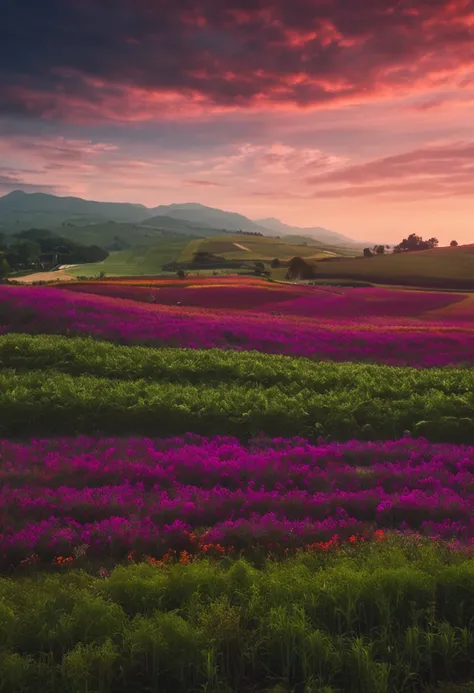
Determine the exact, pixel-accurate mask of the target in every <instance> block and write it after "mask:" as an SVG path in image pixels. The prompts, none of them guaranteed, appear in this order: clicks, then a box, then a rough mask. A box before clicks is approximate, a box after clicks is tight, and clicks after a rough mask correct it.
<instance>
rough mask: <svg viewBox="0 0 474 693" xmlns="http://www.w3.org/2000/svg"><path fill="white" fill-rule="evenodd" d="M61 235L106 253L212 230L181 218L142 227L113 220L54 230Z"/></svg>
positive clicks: (156, 220)
mask: <svg viewBox="0 0 474 693" xmlns="http://www.w3.org/2000/svg"><path fill="white" fill-rule="evenodd" d="M56 231H57V233H60V234H61V235H62V236H66V237H67V238H71V239H72V240H76V241H79V242H81V243H95V244H97V245H99V246H101V247H103V248H106V250H127V249H129V248H143V247H148V246H151V245H155V244H156V243H161V242H162V241H163V242H164V243H168V242H169V241H170V240H175V241H182V238H185V239H186V238H189V237H198V238H204V237H206V236H213V235H215V234H217V233H220V232H218V231H216V230H215V229H209V228H203V227H198V226H193V225H191V224H188V223H187V222H185V221H182V220H180V219H171V218H169V217H154V218H153V219H150V220H149V221H148V222H146V223H143V224H127V223H117V222H114V221H109V222H104V223H102V224H88V225H86V226H78V225H76V224H71V223H67V224H63V225H62V226H61V227H59V228H58V229H56Z"/></svg>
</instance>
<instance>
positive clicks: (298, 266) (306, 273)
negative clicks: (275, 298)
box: [287, 257, 314, 279]
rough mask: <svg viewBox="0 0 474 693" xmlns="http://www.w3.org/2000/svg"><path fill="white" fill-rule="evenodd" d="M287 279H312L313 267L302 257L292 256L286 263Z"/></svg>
mask: <svg viewBox="0 0 474 693" xmlns="http://www.w3.org/2000/svg"><path fill="white" fill-rule="evenodd" d="M287 277H288V279H313V278H314V269H313V267H312V265H310V264H309V263H308V262H306V260H303V258H302V257H294V258H292V259H291V260H290V262H289V264H288V273H287Z"/></svg>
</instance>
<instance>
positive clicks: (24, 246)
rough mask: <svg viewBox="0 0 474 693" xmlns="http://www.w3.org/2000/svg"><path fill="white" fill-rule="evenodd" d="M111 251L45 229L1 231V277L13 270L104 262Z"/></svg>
mask: <svg viewBox="0 0 474 693" xmlns="http://www.w3.org/2000/svg"><path fill="white" fill-rule="evenodd" d="M108 255H109V253H108V252H107V251H106V250H104V248H101V247H99V246H98V245H83V244H82V243H77V242H76V241H72V240H70V239H69V238H64V237H63V236H60V235H57V234H55V233H52V232H51V231H48V230H46V229H29V230H27V231H20V232H18V233H16V234H14V235H12V236H6V235H5V234H3V233H0V277H7V276H8V275H9V274H10V273H11V272H15V271H20V270H28V269H32V270H33V269H42V268H43V269H45V268H48V269H49V268H50V267H51V266H53V265H54V264H55V260H57V262H58V263H61V264H82V263H87V262H102V260H105V259H106V258H107V257H108Z"/></svg>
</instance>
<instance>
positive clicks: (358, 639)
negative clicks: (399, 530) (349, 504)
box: [0, 539, 474, 693]
mask: <svg viewBox="0 0 474 693" xmlns="http://www.w3.org/2000/svg"><path fill="white" fill-rule="evenodd" d="M58 570H64V569H62V568H58ZM99 574H100V577H93V576H92V575H88V574H86V573H84V572H72V571H71V572H68V571H66V572H64V573H63V574H60V575H51V574H50V575H45V574H43V575H40V576H38V575H35V576H33V577H32V578H29V577H23V578H17V579H15V580H12V579H1V580H0V609H1V610H0V615H1V619H2V621H1V623H2V628H1V629H0V690H2V691H8V692H9V693H20V691H21V692H22V693H32V692H34V691H38V690H41V691H49V692H50V693H59V692H61V693H85V692H86V691H89V692H91V691H94V692H96V693H125V691H127V693H135V692H136V693H138V692H139V691H140V692H141V691H144V690H148V691H153V692H158V691H161V692H164V693H168V692H171V691H177V692H178V693H180V692H182V693H185V692H186V693H188V692H191V691H203V690H206V691H215V692H217V691H223V692H226V693H227V692H228V693H230V692H231V691H244V690H253V691H256V692H259V691H261V692H263V691H267V692H273V693H277V692H278V693H282V692H283V693H289V692H290V691H305V692H306V693H313V692H314V693H317V692H318V691H325V693H342V692H345V693H417V692H420V693H421V691H427V690H431V691H433V690H434V688H435V687H436V684H438V683H439V682H443V681H444V682H446V681H448V682H454V681H459V682H462V681H466V680H469V678H471V677H472V676H474V664H473V662H474V634H473V632H472V629H471V628H470V624H471V622H472V619H473V618H474V597H473V595H474V592H473V590H472V582H473V580H474V560H473V559H472V558H468V557H463V556H461V555H460V554H457V553H456V552H453V553H447V552H446V551H444V550H443V549H442V548H438V547H437V546H436V545H434V544H433V545H427V544H425V543H423V542H421V543H419V542H414V541H412V540H407V539H393V540H390V541H387V542H381V543H379V544H372V545H369V546H366V547H362V548H360V549H359V550H358V551H357V552H354V551H353V550H352V549H347V550H345V551H344V552H341V553H340V554H332V555H328V556H325V557H324V560H322V559H321V558H320V557H319V556H317V555H315V554H311V553H302V554H300V555H299V556H298V557H296V558H293V559H291V560H286V561H282V562H278V563H277V562H273V561H267V562H265V564H264V565H263V566H262V567H261V568H256V567H252V566H251V565H249V564H248V563H246V562H244V561H242V560H240V561H237V562H233V563H229V562H226V561H220V562H216V561H209V560H200V561H195V562H194V561H193V562H191V563H188V564H186V565H183V564H177V565H173V564H171V565H165V566H163V567H159V566H156V565H155V566H153V565H147V564H137V565H130V566H128V567H121V568H116V569H115V570H113V571H112V572H111V573H109V571H107V570H106V569H105V568H104V569H101V570H100V571H99ZM442 690H443V691H444V690H446V691H451V692H452V693H454V691H457V690H458V689H457V688H455V687H452V688H442ZM459 690H463V689H459Z"/></svg>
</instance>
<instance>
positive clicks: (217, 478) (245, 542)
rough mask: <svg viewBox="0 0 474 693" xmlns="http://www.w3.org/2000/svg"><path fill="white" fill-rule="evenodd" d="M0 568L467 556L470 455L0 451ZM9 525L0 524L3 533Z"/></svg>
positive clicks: (194, 445)
mask: <svg viewBox="0 0 474 693" xmlns="http://www.w3.org/2000/svg"><path fill="white" fill-rule="evenodd" d="M0 459H1V463H0V488H1V491H0V513H1V516H2V518H3V519H2V520H1V522H0V567H1V568H2V569H6V568H8V567H9V566H16V565H19V564H20V563H22V562H23V561H25V560H27V558H28V556H30V555H31V554H32V553H34V554H36V555H37V556H38V558H39V560H41V561H51V560H54V558H55V557H57V556H61V557H63V558H64V557H68V556H69V557H70V556H72V555H74V552H75V551H76V552H77V550H79V548H80V547H82V548H81V551H83V552H87V554H88V555H89V556H90V557H91V558H93V557H108V558H110V559H113V560H122V559H124V558H125V556H127V555H128V554H129V553H130V552H136V553H137V555H148V556H152V557H154V558H157V559H160V558H162V557H163V555H164V554H165V553H166V552H168V551H169V550H173V551H178V552H179V551H188V552H191V553H192V552H194V553H195V552H196V551H199V550H201V549H202V547H203V546H209V545H212V546H216V545H218V546H220V547H224V549H230V547H233V549H232V550H235V551H243V552H247V551H255V550H264V551H267V550H268V549H270V548H272V547H275V546H276V545H277V546H279V547H281V548H282V549H283V548H287V549H291V550H294V549H295V548H298V547H303V546H307V545H309V544H312V543H314V542H326V541H328V540H330V539H331V538H332V537H334V535H338V536H339V537H341V539H343V540H344V539H348V538H349V537H352V536H353V535H359V536H360V535H362V534H364V535H365V536H373V534H374V532H376V531H379V532H380V530H390V531H394V530H395V531H399V532H403V533H405V532H407V533H413V532H416V533H419V534H420V535H424V536H428V537H432V538H440V539H443V540H455V541H457V542H461V543H462V544H463V545H473V546H474V519H473V518H474V448H473V447H466V446H455V445H435V444H431V443H429V442H427V441H426V440H412V439H403V440H399V441H388V442H384V443H364V442H359V441H350V442H348V443H344V444H337V443H331V444H321V445H311V444H309V443H308V442H307V441H305V440H303V439H301V438H294V439H290V440H285V439H274V440H269V439H256V440H253V441H250V442H249V443H248V444H247V445H242V444H241V443H239V442H238V441H237V440H235V439H232V438H227V437H216V438H212V439H207V438H202V437H199V436H196V435H192V434H188V435H186V436H185V437H184V438H173V439H157V440H151V439H147V438H135V439H118V438H110V439H100V440H97V439H94V438H88V437H79V438H71V439H56V440H33V441H31V442H29V443H24V444H19V443H11V442H8V441H3V442H1V443H0ZM2 526H3V527H2Z"/></svg>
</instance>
